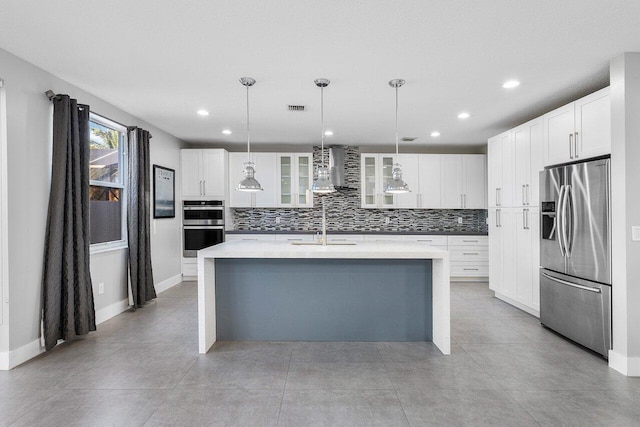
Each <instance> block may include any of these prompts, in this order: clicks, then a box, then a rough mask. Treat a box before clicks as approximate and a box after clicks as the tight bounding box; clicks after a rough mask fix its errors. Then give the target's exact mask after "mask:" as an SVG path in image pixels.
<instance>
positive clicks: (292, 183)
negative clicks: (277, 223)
mask: <svg viewBox="0 0 640 427" xmlns="http://www.w3.org/2000/svg"><path fill="white" fill-rule="evenodd" d="M312 158H313V155H312V154H311V153H279V154H278V175H279V178H280V180H279V187H278V206H281V207H292V208H310V207H313V196H312V194H311V184H312V180H313V161H312Z"/></svg>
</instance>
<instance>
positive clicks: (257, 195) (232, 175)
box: [229, 153, 278, 208]
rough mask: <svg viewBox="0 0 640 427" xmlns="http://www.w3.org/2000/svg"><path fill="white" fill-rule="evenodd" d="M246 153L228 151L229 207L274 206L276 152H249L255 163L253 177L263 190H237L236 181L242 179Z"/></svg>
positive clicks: (275, 201) (275, 200) (276, 199)
mask: <svg viewBox="0 0 640 427" xmlns="http://www.w3.org/2000/svg"><path fill="white" fill-rule="evenodd" d="M246 161H247V153H229V207H232V208H250V207H263V208H274V207H277V205H278V187H277V183H278V180H277V165H276V153H251V161H252V162H253V163H255V166H254V167H255V170H256V174H255V178H256V179H257V180H258V182H260V185H261V186H262V190H263V191H258V192H245V191H238V190H237V187H238V183H240V181H242V180H243V179H244V163H245V162H246Z"/></svg>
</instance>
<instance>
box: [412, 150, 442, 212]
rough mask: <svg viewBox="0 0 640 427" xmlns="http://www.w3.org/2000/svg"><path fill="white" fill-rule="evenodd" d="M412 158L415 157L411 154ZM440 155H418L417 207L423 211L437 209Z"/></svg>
mask: <svg viewBox="0 0 640 427" xmlns="http://www.w3.org/2000/svg"><path fill="white" fill-rule="evenodd" d="M412 156H415V154H413V155H412ZM440 160H441V156H440V154H419V155H418V175H419V178H420V179H419V185H418V190H419V196H418V206H419V207H420V208H423V209H439V208H440V198H441V189H442V185H441V182H440V180H441V176H440V175H441V169H440Z"/></svg>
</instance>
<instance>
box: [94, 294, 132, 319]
mask: <svg viewBox="0 0 640 427" xmlns="http://www.w3.org/2000/svg"><path fill="white" fill-rule="evenodd" d="M128 309H129V299H128V298H125V299H123V300H121V301H118V302H114V303H113V304H110V305H108V306H106V307H104V308H101V309H100V310H98V311H96V325H99V324H100V323H102V322H106V321H107V320H109V319H111V318H112V317H116V316H117V315H118V314H120V313H122V312H125V311H127V310H128Z"/></svg>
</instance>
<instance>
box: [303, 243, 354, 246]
mask: <svg viewBox="0 0 640 427" xmlns="http://www.w3.org/2000/svg"><path fill="white" fill-rule="evenodd" d="M291 244H292V245H297V246H323V245H322V242H291ZM355 244H356V242H328V243H327V245H326V246H349V245H355Z"/></svg>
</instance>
